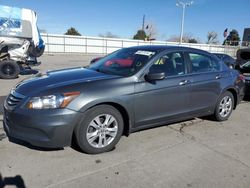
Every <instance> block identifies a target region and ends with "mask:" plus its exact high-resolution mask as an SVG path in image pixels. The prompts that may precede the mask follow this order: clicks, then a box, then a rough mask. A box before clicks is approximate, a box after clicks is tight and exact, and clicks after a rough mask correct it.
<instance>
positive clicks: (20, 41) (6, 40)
mask: <svg viewBox="0 0 250 188" xmlns="http://www.w3.org/2000/svg"><path fill="white" fill-rule="evenodd" d="M44 49H45V45H44V42H43V40H42V38H41V36H40V33H39V30H38V27H37V15H36V13H35V12H34V11H32V10H29V9H23V8H17V7H9V6H3V5H0V78H3V79H13V78H16V77H18V75H19V73H20V71H22V70H23V69H25V68H29V69H30V66H36V65H39V64H40V63H39V62H37V59H36V58H37V57H40V56H41V55H42V54H43V52H44Z"/></svg>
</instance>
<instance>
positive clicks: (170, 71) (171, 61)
mask: <svg viewBox="0 0 250 188" xmlns="http://www.w3.org/2000/svg"><path fill="white" fill-rule="evenodd" d="M149 71H150V72H151V73H161V72H164V73H165V75H166V77H168V76H177V75H183V74H185V73H186V66H185V61H184V57H183V55H182V53H180V52H173V53H168V54H166V55H163V56H162V57H161V58H160V59H158V60H157V61H156V62H155V63H154V64H153V65H152V66H151V67H150V70H149Z"/></svg>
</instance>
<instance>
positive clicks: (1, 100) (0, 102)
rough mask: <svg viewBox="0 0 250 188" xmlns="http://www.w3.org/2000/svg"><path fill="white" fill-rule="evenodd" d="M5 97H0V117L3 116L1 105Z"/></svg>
mask: <svg viewBox="0 0 250 188" xmlns="http://www.w3.org/2000/svg"><path fill="white" fill-rule="evenodd" d="M6 97H7V96H0V115H3V103H4V100H5V98H6Z"/></svg>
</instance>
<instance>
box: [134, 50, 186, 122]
mask: <svg viewBox="0 0 250 188" xmlns="http://www.w3.org/2000/svg"><path fill="white" fill-rule="evenodd" d="M148 72H149V73H157V72H158V73H159V72H164V73H165V78H164V79H162V80H155V81H147V80H146V79H145V77H146V74H145V75H144V77H143V78H142V79H141V80H140V81H139V82H137V83H136V84H135V107H134V108H135V126H142V125H150V124H155V123H161V122H162V123H163V122H166V121H168V120H171V119H174V118H176V116H177V117H178V116H182V115H183V114H185V113H186V112H187V108H188V99H189V84H190V82H189V79H190V76H187V74H186V73H187V66H186V63H185V59H184V55H183V53H182V52H169V53H166V54H164V55H162V56H161V57H160V58H159V59H158V60H157V61H155V62H154V64H152V66H151V67H150V68H149V70H148Z"/></svg>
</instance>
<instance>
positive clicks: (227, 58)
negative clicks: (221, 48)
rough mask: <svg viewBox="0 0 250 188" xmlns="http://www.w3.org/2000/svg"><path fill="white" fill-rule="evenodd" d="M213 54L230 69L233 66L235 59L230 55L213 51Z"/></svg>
mask: <svg viewBox="0 0 250 188" xmlns="http://www.w3.org/2000/svg"><path fill="white" fill-rule="evenodd" d="M213 54H214V55H216V56H217V57H218V58H219V59H220V60H222V61H223V62H224V63H225V64H226V65H227V66H228V67H229V68H230V69H234V68H235V65H236V59H234V58H233V57H231V56H230V55H227V54H223V53H213Z"/></svg>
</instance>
